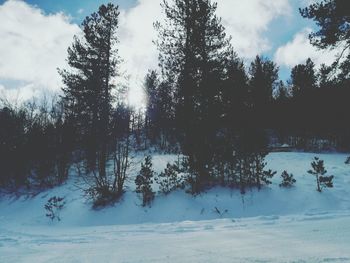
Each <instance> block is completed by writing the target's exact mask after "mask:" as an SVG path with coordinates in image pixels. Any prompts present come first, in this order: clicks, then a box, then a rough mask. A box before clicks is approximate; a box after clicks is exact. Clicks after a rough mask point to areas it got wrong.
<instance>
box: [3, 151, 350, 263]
mask: <svg viewBox="0 0 350 263" xmlns="http://www.w3.org/2000/svg"><path fill="white" fill-rule="evenodd" d="M314 156H315V154H308V153H272V154H270V155H269V156H268V158H267V162H268V167H269V168H271V169H273V170H276V171H278V173H277V175H276V176H275V178H274V179H273V184H272V185H271V186H269V187H266V188H264V189H262V190H261V191H257V190H251V191H247V193H246V194H245V195H244V196H242V195H241V194H240V193H239V191H238V190H230V189H224V188H214V189H211V190H209V191H208V192H207V193H204V194H202V195H199V196H197V197H192V196H190V195H188V194H186V193H184V192H181V191H179V192H175V193H172V194H170V195H169V196H162V195H158V196H157V197H156V199H155V201H154V203H153V205H152V207H151V208H142V207H141V206H140V200H139V199H138V197H137V195H136V194H135V193H134V192H133V191H132V190H133V187H134V186H133V183H132V181H133V179H132V178H131V180H130V182H129V184H128V185H129V190H128V191H127V193H126V194H125V196H124V197H123V200H121V201H120V202H119V203H117V204H115V205H114V206H113V207H108V208H106V209H103V210H98V211H96V210H92V209H91V204H90V203H88V202H87V201H85V199H84V198H83V196H82V191H81V190H79V189H78V188H77V187H76V186H75V180H76V179H75V178H74V177H72V178H70V180H69V181H68V182H67V183H66V184H65V185H62V186H60V187H57V188H55V189H52V190H49V191H46V192H44V193H40V194H39V195H37V196H35V197H33V198H26V197H21V198H19V199H15V198H13V197H9V196H3V197H2V198H1V200H0V262H350V166H349V165H346V164H344V161H345V159H346V155H344V154H317V156H319V157H320V158H321V159H323V160H325V165H326V168H327V170H328V174H329V175H331V174H333V175H335V179H334V188H333V189H325V190H324V192H322V193H318V192H317V191H316V183H315V178H314V177H313V176H311V175H309V174H307V170H308V169H310V162H311V160H312V158H313V157H314ZM175 159H176V156H171V155H155V156H154V157H153V161H154V167H155V169H156V170H157V171H158V172H160V171H161V170H162V169H164V167H165V166H166V163H167V161H174V160H175ZM138 169H139V164H137V167H136V168H135V167H134V168H133V169H132V170H131V174H133V175H135V172H136V171H137V170H138ZM283 170H287V171H288V172H291V173H293V174H294V176H295V178H296V179H297V183H296V185H295V187H292V188H291V189H283V188H280V187H279V186H278V184H279V183H280V181H281V178H280V176H279V175H280V174H281V172H282V171H283ZM55 195H56V196H62V197H65V200H66V202H67V203H66V207H65V208H64V210H63V211H62V213H61V218H62V221H61V222H50V221H49V219H48V218H46V217H45V210H44V208H43V206H44V204H45V203H46V202H47V199H49V198H50V197H51V196H55ZM218 211H220V213H218Z"/></svg>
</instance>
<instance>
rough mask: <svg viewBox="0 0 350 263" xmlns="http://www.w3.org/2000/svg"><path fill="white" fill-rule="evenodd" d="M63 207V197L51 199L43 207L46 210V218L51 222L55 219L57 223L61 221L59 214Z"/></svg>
mask: <svg viewBox="0 0 350 263" xmlns="http://www.w3.org/2000/svg"><path fill="white" fill-rule="evenodd" d="M64 205H65V201H64V198H63V197H57V196H53V197H51V198H50V199H49V200H48V201H47V203H46V204H45V206H44V208H45V210H46V216H47V217H48V218H50V219H51V220H52V221H53V220H55V219H57V221H61V217H60V212H61V210H62V209H63V207H64Z"/></svg>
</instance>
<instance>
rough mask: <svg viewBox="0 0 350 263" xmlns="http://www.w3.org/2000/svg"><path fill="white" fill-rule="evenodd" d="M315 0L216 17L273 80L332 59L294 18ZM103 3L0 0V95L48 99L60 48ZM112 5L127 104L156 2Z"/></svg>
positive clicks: (252, 5) (276, 0) (151, 57)
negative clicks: (272, 70)
mask: <svg viewBox="0 0 350 263" xmlns="http://www.w3.org/2000/svg"><path fill="white" fill-rule="evenodd" d="M311 1H315V0H217V2H218V10H217V11H218V15H219V16H221V17H222V19H223V23H224V25H225V27H226V29H227V33H228V34H230V35H231V36H232V42H233V46H234V48H235V50H236V51H237V52H238V54H239V55H240V56H241V57H243V58H244V59H245V61H246V62H247V64H248V63H249V61H250V60H251V59H252V58H254V56H255V55H257V54H261V55H264V56H267V57H269V58H271V59H273V60H274V61H275V62H276V63H277V64H278V65H279V66H280V77H281V78H282V79H283V80H287V79H288V77H289V73H290V69H291V67H293V66H294V65H295V64H297V63H302V62H304V61H305V60H306V58H307V57H311V58H312V59H313V60H314V61H315V63H316V64H321V63H327V64H329V63H330V62H331V61H332V59H333V57H332V56H333V54H332V53H329V52H320V51H317V50H316V49H315V48H314V47H312V46H311V45H310V44H309V42H308V38H307V36H308V34H309V33H310V32H311V30H313V29H314V28H315V25H314V24H313V23H312V22H311V21H308V20H305V19H303V18H301V16H300V15H299V12H298V7H303V6H306V5H307V4H309V3H310V2H311ZM106 2H108V1H102V0H27V1H22V0H7V1H5V0H0V96H3V97H5V96H6V97H8V98H10V99H17V100H25V99H29V98H30V97H32V96H33V95H40V94H43V93H48V94H51V93H53V92H57V91H59V90H60V87H61V86H62V84H61V80H60V77H59V76H58V74H57V68H58V67H60V68H62V67H65V65H66V62H65V59H66V57H67V56H66V50H67V47H68V46H69V45H70V44H71V42H72V38H73V36H74V35H75V34H79V32H80V29H79V25H80V23H81V22H82V20H83V19H84V17H85V16H87V15H89V14H90V13H92V12H94V11H96V10H97V8H98V6H99V5H100V4H102V3H106ZM110 2H113V3H115V4H118V5H119V6H120V9H121V16H120V28H119V38H120V46H119V50H120V55H121V57H122V58H123V60H124V62H123V65H122V69H123V72H122V73H123V75H124V76H129V79H130V85H131V86H132V93H131V102H132V103H134V104H139V103H140V100H141V98H142V95H141V94H142V93H141V92H140V90H141V85H142V80H143V78H144V76H145V74H146V72H147V70H148V69H150V68H156V67H157V51H156V49H155V47H154V45H153V44H152V40H153V39H155V38H156V34H155V32H154V29H153V22H154V21H155V20H157V19H159V18H160V17H161V9H160V0H110Z"/></svg>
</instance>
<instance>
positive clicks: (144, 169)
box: [135, 156, 155, 206]
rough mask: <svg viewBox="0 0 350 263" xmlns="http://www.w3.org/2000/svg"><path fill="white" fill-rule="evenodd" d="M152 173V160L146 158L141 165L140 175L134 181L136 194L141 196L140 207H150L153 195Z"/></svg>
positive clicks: (149, 157) (148, 157)
mask: <svg viewBox="0 0 350 263" xmlns="http://www.w3.org/2000/svg"><path fill="white" fill-rule="evenodd" d="M153 176H154V171H153V169H152V158H151V156H146V158H145V161H144V162H142V163H141V170H140V173H139V174H138V175H137V177H136V179H135V184H136V193H138V194H140V195H141V196H142V206H147V205H151V203H152V201H153V199H154V195H155V193H154V192H153V190H152V183H153Z"/></svg>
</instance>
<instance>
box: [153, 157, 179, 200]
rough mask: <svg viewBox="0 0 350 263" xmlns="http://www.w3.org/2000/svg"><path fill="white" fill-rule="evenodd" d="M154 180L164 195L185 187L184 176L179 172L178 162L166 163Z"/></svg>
mask: <svg viewBox="0 0 350 263" xmlns="http://www.w3.org/2000/svg"><path fill="white" fill-rule="evenodd" d="M156 182H157V183H158V184H159V191H160V192H161V193H163V194H165V195H167V194H169V193H171V192H172V191H175V190H177V189H183V188H184V187H185V182H184V178H183V177H182V176H181V174H180V173H179V166H178V164H173V165H172V164H170V163H167V166H166V168H165V169H164V171H163V172H161V173H160V174H159V175H158V177H157V178H156Z"/></svg>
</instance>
